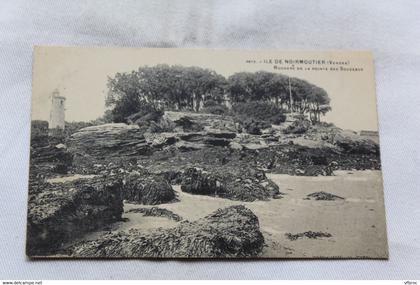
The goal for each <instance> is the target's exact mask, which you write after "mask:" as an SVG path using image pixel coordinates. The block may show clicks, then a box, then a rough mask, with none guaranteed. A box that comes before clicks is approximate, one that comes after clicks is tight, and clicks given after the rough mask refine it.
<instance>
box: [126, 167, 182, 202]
mask: <svg viewBox="0 0 420 285" xmlns="http://www.w3.org/2000/svg"><path fill="white" fill-rule="evenodd" d="M124 200H127V201H128V202H131V203H138V204H143V205H158V204H163V203H170V202H174V201H176V196H175V191H174V189H172V186H171V185H170V184H169V183H168V181H167V180H165V179H164V178H163V177H160V176H156V175H149V176H144V175H143V176H142V175H138V174H130V175H129V176H128V177H127V178H126V180H125V183H124Z"/></svg>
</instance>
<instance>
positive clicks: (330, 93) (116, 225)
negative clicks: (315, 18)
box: [26, 47, 388, 259]
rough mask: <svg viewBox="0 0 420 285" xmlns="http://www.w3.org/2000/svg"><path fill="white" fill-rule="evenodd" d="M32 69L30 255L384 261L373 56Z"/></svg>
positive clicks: (117, 60)
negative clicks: (363, 259)
mask: <svg viewBox="0 0 420 285" xmlns="http://www.w3.org/2000/svg"><path fill="white" fill-rule="evenodd" d="M33 64H34V65H33V85H32V88H33V89H32V90H33V94H32V111H31V138H30V166H29V168H30V170H29V198H28V199H29V200H28V216H27V240H26V254H27V256H29V257H30V258H356V259H362V258H369V259H387V258H388V245H387V235H386V222H385V209H384V198H383V182H382V172H381V159H380V147H379V135H378V119H377V111H376V96H375V77H374V64H373V56H372V54H371V53H370V52H319V51H318V52H298V51H296V52H292V51H287V52H286V51H285V52H282V51H238V50H216V49H212V50H210V49H207V50H206V49H153V48H151V49H134V48H82V47H35V49H34V63H33Z"/></svg>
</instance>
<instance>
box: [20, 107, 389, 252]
mask: <svg viewBox="0 0 420 285" xmlns="http://www.w3.org/2000/svg"><path fill="white" fill-rule="evenodd" d="M168 122H169V123H168ZM156 124H157V127H160V129H163V126H159V124H172V125H173V126H174V128H173V129H172V130H171V132H168V131H165V132H155V133H153V132H149V131H145V128H142V127H141V126H138V125H136V124H131V125H127V124H122V123H119V124H105V125H98V126H89V127H86V128H82V129H79V130H76V131H75V132H74V133H72V134H70V135H69V136H56V135H51V134H50V135H48V134H46V133H40V132H33V134H36V135H32V138H31V171H30V183H29V209H28V244H27V253H28V255H29V256H47V255H53V254H57V253H58V252H61V251H63V250H67V253H66V254H68V255H70V256H74V257H231V256H233V257H246V256H255V255H257V254H259V253H260V252H261V249H262V246H263V244H264V237H263V236H262V234H261V232H260V231H259V223H258V218H257V217H256V216H255V215H254V214H253V213H252V212H251V210H249V209H247V208H245V207H243V206H242V207H229V208H223V209H220V210H218V211H216V212H215V213H213V214H212V215H210V216H207V217H205V218H201V219H198V220H197V221H192V222H188V221H184V222H181V224H180V225H178V226H176V227H175V228H173V229H169V230H163V229H162V230H157V231H155V232H153V233H141V232H139V231H133V232H130V233H126V232H123V233H110V234H107V235H104V236H102V237H100V238H98V239H97V240H95V241H85V242H80V243H79V244H77V245H74V246H73V247H72V248H71V249H64V248H63V245H64V244H66V243H68V242H69V241H72V240H75V239H76V238H80V237H82V236H83V235H84V234H86V233H89V232H91V231H94V230H98V229H101V228H103V227H104V226H106V225H109V224H111V223H114V222H116V221H119V220H121V215H122V213H123V211H124V210H123V201H124V200H125V201H127V202H130V203H136V204H141V205H159V204H163V203H177V201H178V198H177V195H176V193H175V191H174V189H173V185H175V184H176V185H181V190H182V191H183V192H186V193H190V194H193V195H207V196H212V197H219V198H223V199H229V200H233V201H242V202H253V201H269V200H271V199H281V198H282V197H283V195H284V193H283V192H284V191H283V189H282V185H280V187H279V186H277V185H276V184H275V183H274V182H273V181H271V180H270V179H269V178H268V177H267V176H266V173H276V174H288V175H296V176H331V175H334V171H336V170H353V169H356V170H363V169H380V167H381V164H380V154H379V147H378V145H377V144H376V143H375V142H373V141H371V140H368V139H365V138H362V137H360V136H358V135H357V134H355V133H353V132H349V131H343V130H341V129H339V128H336V127H334V126H329V125H326V124H319V125H311V124H308V123H307V122H300V121H293V122H291V123H288V124H287V123H285V124H284V125H280V126H274V125H273V126H271V127H270V128H266V129H263V130H261V131H260V132H259V134H249V133H246V132H244V130H243V129H241V128H240V126H238V125H237V124H235V122H234V120H233V118H231V117H229V116H222V115H210V114H199V113H187V114H186V113H181V112H167V113H166V114H165V116H164V118H163V119H162V120H161V121H160V122H156ZM157 127H156V128H157ZM74 175H93V176H92V177H90V178H85V179H76V180H74V181H70V182H60V183H49V182H47V181H46V179H47V178H54V177H66V176H74ZM322 194H323V195H321V196H322V197H321V198H319V197H318V196H316V197H315V196H314V199H318V198H319V199H321V200H325V199H327V200H328V199H330V198H331V197H329V196H328V195H327V194H328V193H326V194H325V195H324V193H322ZM324 196H325V197H326V198H325V197H324ZM338 198H341V197H338ZM142 211H143V212H144V214H145V215H167V216H168V217H175V218H176V219H178V217H177V213H168V212H165V211H163V212H162V210H154V211H152V212H150V211H146V210H142ZM179 220H180V219H179ZM203 232H204V233H206V234H204V235H202V234H201V233H203ZM181 237H182V238H181ZM232 237H237V238H232ZM156 244H157V245H156Z"/></svg>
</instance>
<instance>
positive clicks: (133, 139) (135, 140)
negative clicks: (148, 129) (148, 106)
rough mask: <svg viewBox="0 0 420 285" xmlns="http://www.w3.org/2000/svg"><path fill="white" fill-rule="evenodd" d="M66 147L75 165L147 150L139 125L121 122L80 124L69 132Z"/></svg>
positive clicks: (147, 151)
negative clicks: (71, 154)
mask: <svg viewBox="0 0 420 285" xmlns="http://www.w3.org/2000/svg"><path fill="white" fill-rule="evenodd" d="M68 148H69V151H70V152H72V153H73V154H74V165H75V167H76V168H81V167H87V168H89V167H91V166H92V165H93V164H95V163H104V162H107V161H112V162H114V160H115V159H116V160H119V159H123V158H130V157H135V156H138V155H147V154H150V153H151V147H150V146H149V143H147V142H146V140H145V138H144V135H143V132H142V131H141V130H140V128H139V127H138V126H137V125H126V124H122V123H119V124H105V125H99V126H92V127H87V128H83V129H81V130H79V131H78V132H76V133H74V134H73V135H71V137H70V139H69V142H68Z"/></svg>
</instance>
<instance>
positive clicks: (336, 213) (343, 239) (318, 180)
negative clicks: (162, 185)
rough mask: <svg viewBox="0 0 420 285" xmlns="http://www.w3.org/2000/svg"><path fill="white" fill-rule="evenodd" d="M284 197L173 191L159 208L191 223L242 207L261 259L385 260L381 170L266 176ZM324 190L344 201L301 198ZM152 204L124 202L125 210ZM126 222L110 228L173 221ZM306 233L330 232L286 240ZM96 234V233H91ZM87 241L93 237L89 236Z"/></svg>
mask: <svg viewBox="0 0 420 285" xmlns="http://www.w3.org/2000/svg"><path fill="white" fill-rule="evenodd" d="M267 175H268V176H269V177H270V178H271V179H272V180H273V181H274V182H275V183H277V184H278V185H279V187H280V191H281V192H283V193H285V194H286V195H284V198H283V199H272V200H270V201H257V202H241V201H231V200H227V199H222V198H217V197H209V196H200V195H191V194H188V193H184V192H181V190H180V187H179V186H175V187H174V189H175V190H176V192H177V195H178V198H179V200H180V201H179V202H176V203H170V204H161V205H158V206H157V207H160V208H166V209H168V210H171V211H173V212H174V213H176V214H178V215H180V216H182V217H183V218H184V219H186V220H190V221H193V220H196V219H199V218H201V217H203V216H205V215H207V214H210V213H211V212H213V211H215V210H216V209H218V208H222V207H226V206H230V205H238V204H243V205H245V206H246V207H248V208H250V209H251V210H252V211H253V212H254V213H255V214H256V215H257V217H258V218H259V221H260V228H261V231H262V233H263V235H264V238H265V241H266V247H265V248H264V250H263V253H262V255H261V256H262V257H266V258H273V257H277V258H278V257H280V258H316V257H321V258H322V257H325V258H328V257H336V258H346V257H348V258H357V257H369V258H387V257H388V251H387V240H386V227H385V214H384V206H383V205H384V202H383V194H382V193H383V191H382V176H381V172H380V171H370V170H367V171H352V172H348V171H341V172H336V176H327V177H325V176H322V177H321V176H320V177H304V176H289V175H283V174H267ZM319 191H324V192H328V193H331V194H335V195H338V196H341V197H343V198H345V199H344V200H336V201H315V200H305V198H306V195H308V194H311V193H313V192H319ZM146 207H152V206H144V205H136V204H129V203H126V204H125V206H124V210H125V211H127V210H129V209H133V208H146ZM123 217H124V218H127V219H128V220H127V221H125V222H119V223H117V224H115V225H113V227H112V230H115V231H119V230H123V231H128V230H129V229H131V228H139V229H143V230H146V231H147V230H150V229H154V228H159V227H163V228H168V227H173V226H175V225H176V224H177V222H175V221H172V220H169V219H167V218H164V217H144V216H143V215H142V214H140V213H125V214H124V215H123ZM307 231H313V232H324V233H329V234H331V235H332V236H331V237H329V238H325V237H324V238H317V239H310V238H308V237H302V238H298V239H296V240H293V241H292V240H290V239H288V238H287V237H286V233H291V234H297V233H302V232H307ZM93 236H96V235H93ZM90 237H92V235H90Z"/></svg>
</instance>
